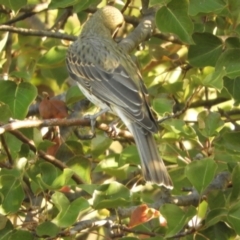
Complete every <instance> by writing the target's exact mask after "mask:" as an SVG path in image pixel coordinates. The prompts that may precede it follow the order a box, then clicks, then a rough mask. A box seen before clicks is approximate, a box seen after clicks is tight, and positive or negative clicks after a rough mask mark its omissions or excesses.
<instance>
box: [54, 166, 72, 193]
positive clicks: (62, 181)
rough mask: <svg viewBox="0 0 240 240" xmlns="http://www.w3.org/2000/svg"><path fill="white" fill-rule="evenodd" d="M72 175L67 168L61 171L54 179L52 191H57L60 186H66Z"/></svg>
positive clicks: (70, 170)
mask: <svg viewBox="0 0 240 240" xmlns="http://www.w3.org/2000/svg"><path fill="white" fill-rule="evenodd" d="M72 175H73V170H72V169H69V168H65V169H63V171H62V173H61V174H60V175H59V176H57V177H56V178H55V179H54V181H53V182H52V184H51V186H52V187H53V188H54V189H59V188H61V187H62V186H65V185H67V184H68V182H69V180H70V179H71V177H72Z"/></svg>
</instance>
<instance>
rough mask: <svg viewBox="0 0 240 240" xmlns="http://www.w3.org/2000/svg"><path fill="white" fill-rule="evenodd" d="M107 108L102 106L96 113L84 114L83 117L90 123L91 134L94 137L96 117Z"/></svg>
mask: <svg viewBox="0 0 240 240" xmlns="http://www.w3.org/2000/svg"><path fill="white" fill-rule="evenodd" d="M108 110H109V109H108V108H104V109H102V110H101V111H99V112H98V113H96V114H93V115H90V114H88V115H85V116H84V118H85V119H88V120H90V124H91V131H92V135H93V137H95V127H96V119H97V118H98V117H99V116H100V115H102V114H103V113H105V112H107V111H108Z"/></svg>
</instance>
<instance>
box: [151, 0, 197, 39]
mask: <svg viewBox="0 0 240 240" xmlns="http://www.w3.org/2000/svg"><path fill="white" fill-rule="evenodd" d="M187 10H188V2H187V0H182V1H179V0H172V1H171V2H170V3H169V4H168V5H167V6H163V7H161V8H160V9H159V10H158V12H157V14H156V24H157V27H158V28H159V30H160V31H162V32H167V33H174V34H176V35H177V36H178V37H179V38H180V40H182V41H183V42H185V43H190V44H192V43H193V40H192V37H191V34H192V33H193V23H192V21H191V19H190V18H189V17H188V13H187Z"/></svg>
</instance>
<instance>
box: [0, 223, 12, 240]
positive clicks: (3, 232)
mask: <svg viewBox="0 0 240 240" xmlns="http://www.w3.org/2000/svg"><path fill="white" fill-rule="evenodd" d="M12 230H13V225H12V223H11V221H10V220H7V222H6V225H5V227H4V228H3V229H0V236H1V240H8V239H9V238H8V236H9V234H10V233H11V231H12Z"/></svg>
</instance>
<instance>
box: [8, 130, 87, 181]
mask: <svg viewBox="0 0 240 240" xmlns="http://www.w3.org/2000/svg"><path fill="white" fill-rule="evenodd" d="M10 133H11V134H12V135H14V136H15V137H16V138H18V139H19V140H21V141H22V142H23V143H26V144H27V145H28V146H29V148H30V149H31V150H32V151H33V152H37V153H38V155H39V157H41V158H43V159H44V160H46V161H47V162H50V163H52V164H53V165H54V166H56V167H57V168H59V169H61V170H62V171H63V170H64V169H65V168H68V166H67V165H65V164H64V163H63V162H61V161H60V160H58V159H57V158H55V157H53V156H51V155H49V154H47V153H45V152H44V151H42V150H39V151H37V148H36V147H35V145H34V143H33V141H32V140H31V139H29V138H27V137H26V136H25V135H23V134H22V133H21V132H19V131H16V130H15V131H10ZM72 179H73V180H74V181H75V182H76V183H77V184H82V183H84V182H83V181H82V179H81V178H80V177H79V176H78V175H77V174H75V173H74V174H73V175H72Z"/></svg>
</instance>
